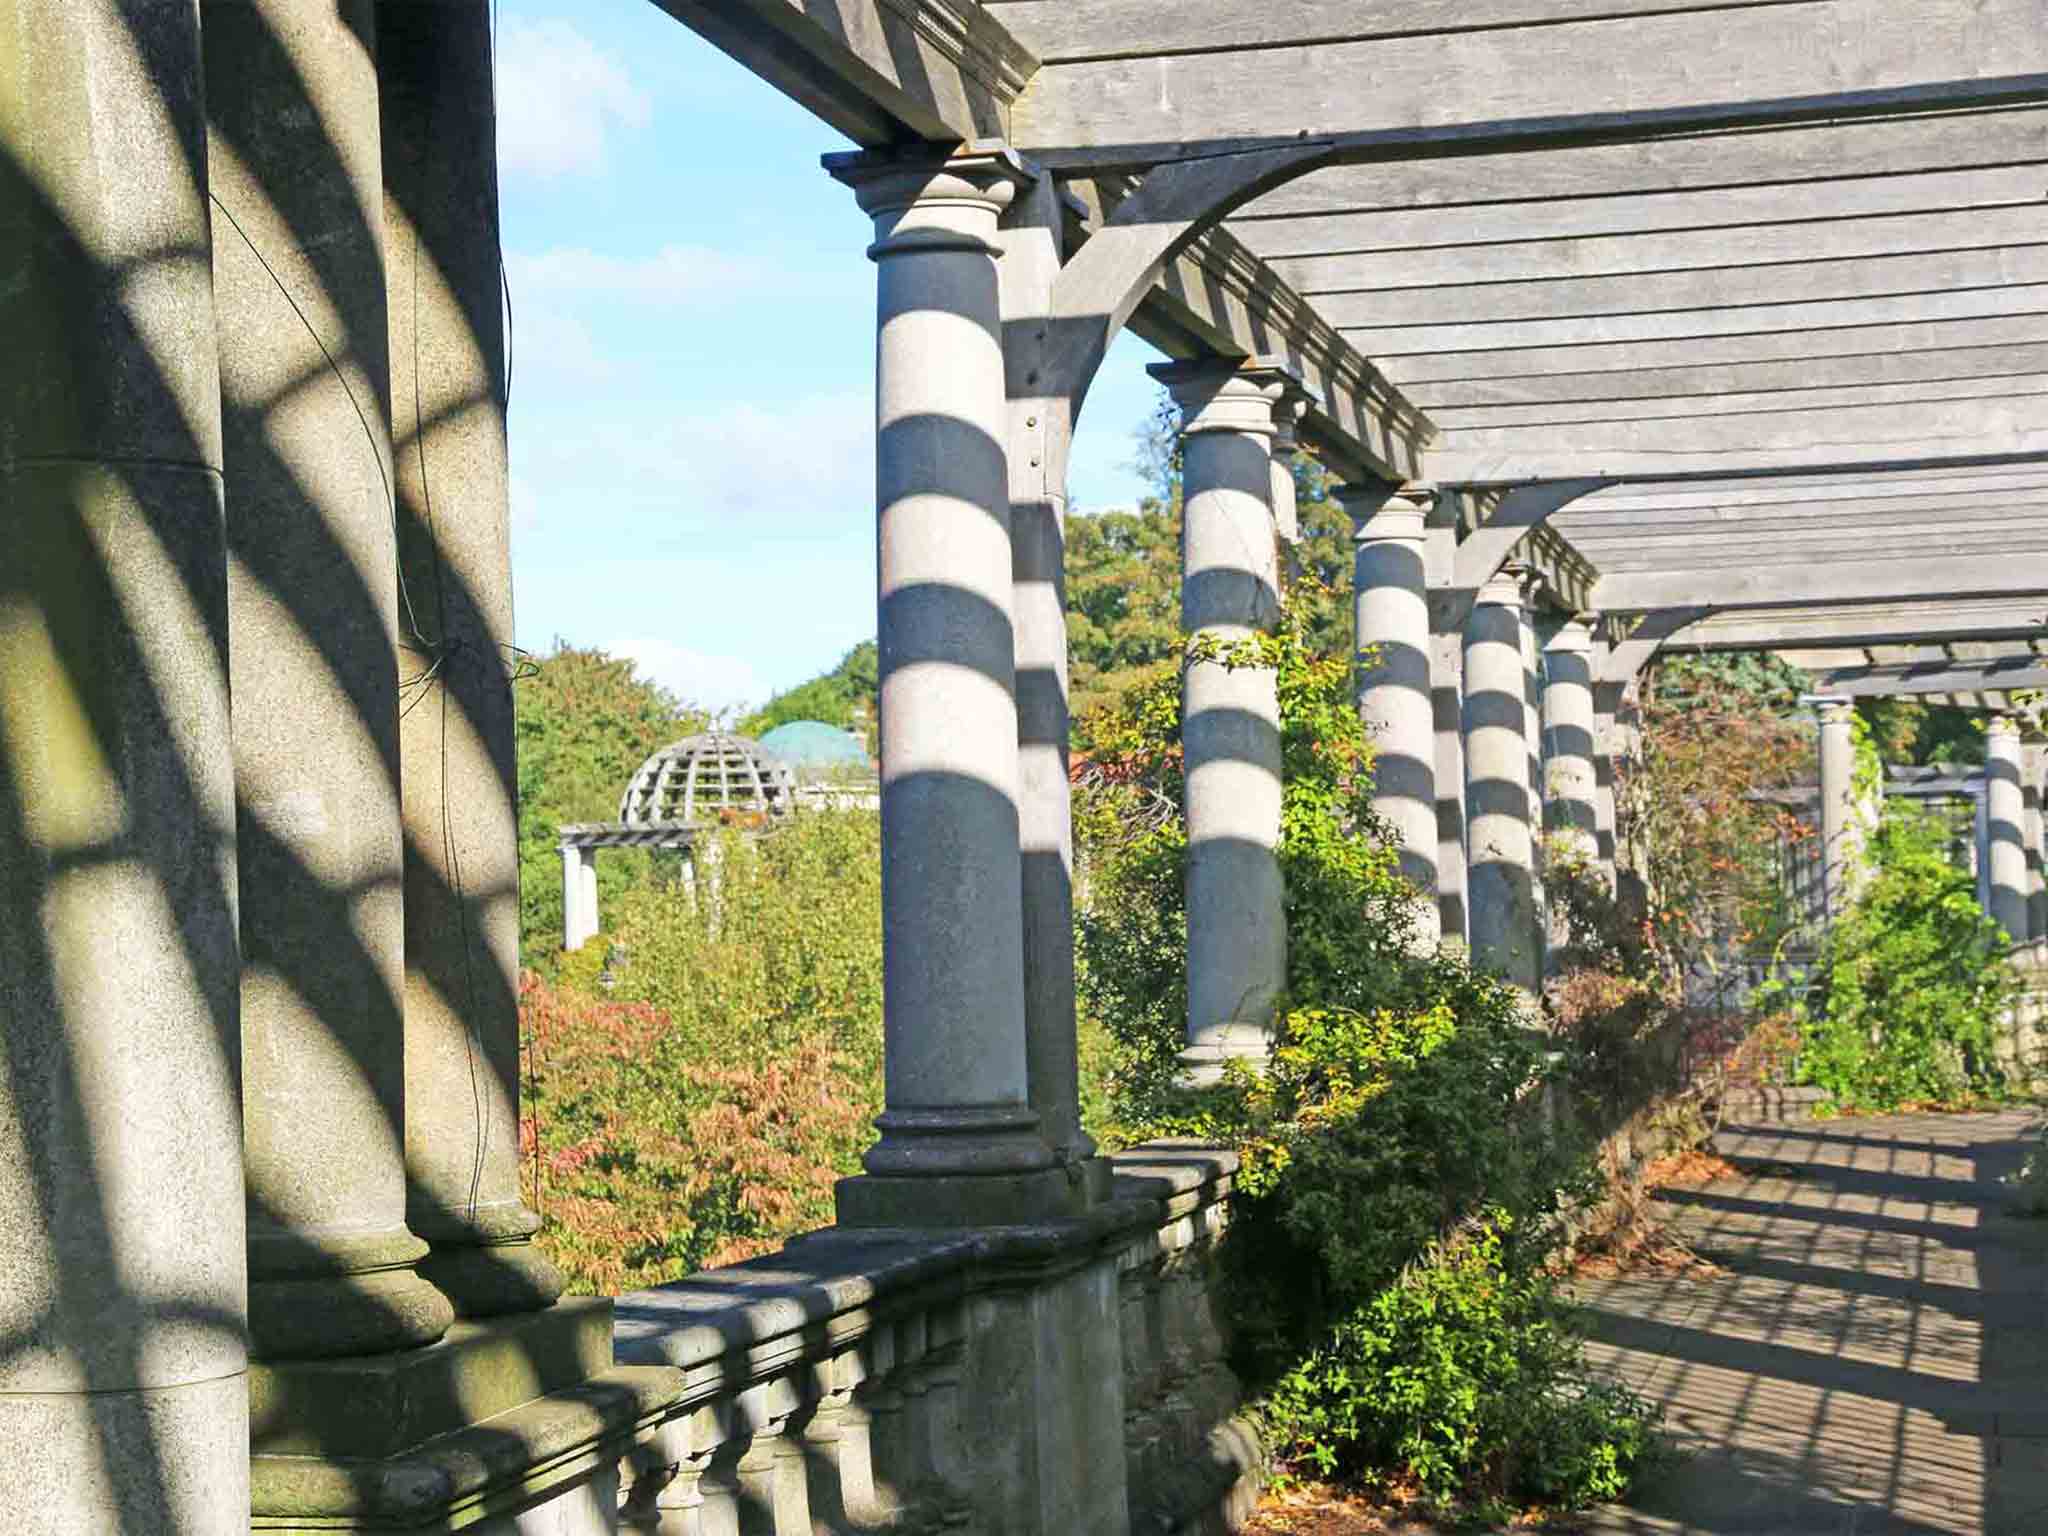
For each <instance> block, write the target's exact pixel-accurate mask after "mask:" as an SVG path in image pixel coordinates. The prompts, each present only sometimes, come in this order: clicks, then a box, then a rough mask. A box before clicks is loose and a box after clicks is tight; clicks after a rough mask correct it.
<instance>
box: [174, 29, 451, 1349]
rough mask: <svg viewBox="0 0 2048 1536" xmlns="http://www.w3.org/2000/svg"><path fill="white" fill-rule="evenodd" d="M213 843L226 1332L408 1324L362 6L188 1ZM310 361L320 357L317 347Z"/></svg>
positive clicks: (416, 1304)
mask: <svg viewBox="0 0 2048 1536" xmlns="http://www.w3.org/2000/svg"><path fill="white" fill-rule="evenodd" d="M201 14H202V24H203V26H204V28H205V38H206V74H207V103H208V109H209V112H208V115H209V122H208V135H207V170H208V175H209V177H210V180H211V184H212V190H213V195H214V198H215V199H216V200H217V202H218V204H219V207H220V209H221V212H220V213H219V214H218V215H217V216H216V219H215V225H214V232H215V235H216V239H215V241H214V248H213V291H214V302H215V304H216V305H217V307H218V310H219V325H220V368H221V400H222V407H223V422H222V424H223V428H224V432H225V439H226V455H227V525H228V553H229V566H228V615H229V644H228V655H229V660H230V672H231V674H232V679H233V697H234V738H235V789H236V822H237V832H238V840H239V844H240V849H241V913H242V1062H243V1081H242V1114H243V1146H244V1155H245V1158H246V1160H247V1179H248V1199H249V1330H250V1342H251V1345H252V1347H253V1349H254V1351H255V1353H256V1354H257V1355H258V1356H260V1357H262V1358H265V1359H273V1360H274V1359H295V1358H296V1359H302V1358H307V1357H315V1356H322V1355H354V1354H375V1353H379V1352H381V1351H384V1350H389V1349H402V1348H406V1347H409V1346H411V1345H416V1344H425V1343H430V1342H432V1341H433V1340H434V1339H437V1338H439V1337H440V1336H441V1334H442V1333H443V1332H444V1331H445V1330H446V1329H447V1327H448V1324H449V1323H450V1322H451V1321H452V1320H453V1316H452V1313H451V1312H450V1309H449V1306H448V1302H447V1300H446V1299H445V1298H444V1297H443V1296H442V1295H441V1294H440V1292H438V1291H436V1290H435V1289H434V1288H433V1287H432V1286H431V1285H429V1284H428V1283H427V1282H426V1281H425V1280H423V1279H421V1278H420V1276H419V1274H418V1273H417V1272H416V1270H415V1269H414V1267H413V1266H414V1264H415V1263H416V1262H417V1261H418V1260H420V1259H422V1258H424V1257H425V1256H426V1253H427V1245H426V1244H425V1243H423V1242H421V1241H420V1240H419V1239H418V1238H417V1237H415V1236H414V1235H413V1234H412V1233H411V1232H410V1231H409V1230H408V1229H407V1227H406V1224H405V1205H406V1191H405V1097H406V1095H405V1038H404V1019H403V1015H402V1012H401V1009H400V993H401V989H402V987H403V975H404V969H405V914H404V907H403V904H402V901H401V897H400V870H401V864H402V860H403V852H402V841H401V837H400V828H399V808H398V794H399V792H398V673H397V666H396V662H395V659H394V650H395V646H396V644H397V638H398V635H397V610H398V589H397V569H398V565H397V560H398V556H397V545H396V538H395V535H394V532H393V526H392V515H391V502H390V490H389V487H390V484H391V439H390V433H389V429H388V426H387V423H388V422H389V420H390V412H389V410H388V408H387V404H386V400H387V390H388V385H389V376H388V373H387V368H386V361H385V359H386V340H387V339H386V336H385V305H384V251H383V239H382V219H381V214H382V197H383V190H382V189H383V177H382V169H381V166H380V163H379V147H378V146H379V140H378V124H377V78H376V69H375V66H374V64H373V63H372V61H371V51H372V47H373V46H374V41H373V40H374V30H373V29H374V25H375V21H374V16H373V13H372V8H371V6H370V5H369V4H368V3H366V0H353V3H347V4H344V5H342V6H340V7H336V6H334V5H332V4H322V3H320V0H207V3H206V4H205V5H204V6H203V7H202V12H201ZM330 358H331V359H333V366H329V359H330Z"/></svg>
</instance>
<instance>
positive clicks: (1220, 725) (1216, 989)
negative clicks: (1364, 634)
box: [1153, 363, 1287, 1082]
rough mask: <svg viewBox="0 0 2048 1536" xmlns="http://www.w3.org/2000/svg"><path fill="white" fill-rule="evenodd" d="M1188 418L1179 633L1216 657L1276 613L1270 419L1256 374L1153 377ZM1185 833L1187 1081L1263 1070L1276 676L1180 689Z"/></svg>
mask: <svg viewBox="0 0 2048 1536" xmlns="http://www.w3.org/2000/svg"><path fill="white" fill-rule="evenodd" d="M1153 372H1154V374H1155V376H1157V377H1160V378H1162V379H1163V380H1164V381H1165V382H1166V383H1167V385H1168V387H1169V388H1170V389H1171V390H1172V391H1173V394H1174V398H1175V400H1176V402H1177V403H1178V404H1179V405H1180V407H1181V410H1182V413H1183V425H1182V433H1183V438H1182V444H1183V447H1182V477H1181V493H1182V501H1183V518H1184V530H1183V537H1182V560H1181V627H1182V628H1183V629H1184V630H1185V631H1186V632H1187V633H1188V634H1189V635H1190V636H1194V637H1201V636H1207V637H1210V638H1212V639H1213V640H1215V641H1216V642H1218V643H1220V644H1221V645H1223V646H1225V647H1229V646H1233V645H1236V644H1238V643H1240V642H1243V641H1245V640H1247V639H1249V638H1251V637H1252V636H1253V635H1255V634H1256V633H1258V632H1259V631H1261V630H1264V629H1267V628H1269V627H1270V626H1271V625H1272V623H1273V622H1274V620H1275V618H1276V617H1277V615H1278V612H1279V603H1280V589H1279V560H1278V544H1277V538H1276V534H1275V530H1274V526H1273V505H1272V502H1273V465H1272V445H1273V405H1274V402H1275V401H1276V400H1278V399H1279V397H1280V395H1281V393H1282V389H1283V384H1282V381H1281V380H1280V379H1278V378H1277V377H1275V376H1273V375H1271V374H1270V373H1267V372H1265V371H1263V370H1241V369H1238V368H1235V367H1233V366H1230V365H1224V364H1214V363H1203V364H1188V365H1185V366H1182V365H1166V366H1163V367H1155V368H1154V370H1153ZM1181 743H1182V756H1183V764H1184V769H1185V774H1186V790H1185V796H1186V813H1187V833H1188V861H1187V925H1188V1020H1187V1041H1188V1043H1187V1048H1186V1050H1185V1051H1184V1052H1183V1053H1182V1061H1183V1063H1184V1064H1185V1066H1186V1070H1187V1074H1188V1077H1189V1079H1190V1080H1191V1081H1194V1082H1202V1081H1209V1080H1213V1079H1214V1078H1215V1077H1216V1076H1217V1075H1219V1074H1220V1072H1221V1070H1222V1066H1223V1063H1224V1062H1226V1061H1230V1060H1244V1061H1249V1062H1254V1063H1257V1062H1261V1061H1263V1060H1265V1058H1266V1055H1267V1052H1268V1051H1269V1050H1270V1048H1271V1037H1272V1031H1273V1023H1274V1011H1275V1009H1276V1007H1277V1006H1278V1003H1279V999H1280V994H1281V992H1282V991H1283V990H1284V989H1285V987H1286V984H1287V921H1286V913H1285V892H1284V891H1283V889H1282V885H1281V879H1280V861H1279V851H1278V850H1279V846H1280V800H1281V777H1280V774H1281V769H1280V702H1279V694H1278V682H1277V674H1276V673H1275V672H1274V670H1273V669H1272V668H1271V667H1263V666H1256V665H1250V666H1247V665H1237V666H1226V665H1224V664H1223V663H1221V662H1217V661H1202V662H1197V663H1194V664H1191V665H1190V666H1189V667H1188V668H1187V671H1186V673H1185V676H1184V677H1183V680H1182V701H1181Z"/></svg>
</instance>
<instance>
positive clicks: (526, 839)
mask: <svg viewBox="0 0 2048 1536" xmlns="http://www.w3.org/2000/svg"><path fill="white" fill-rule="evenodd" d="M513 698H514V706H515V709H516V712H517V720H518V724H517V731H518V746H519V954H520V959H521V962H522V963H523V964H525V965H528V966H532V967H535V968H538V969H542V970H549V969H552V966H553V960H554V955H555V952H556V951H557V950H558V949H559V948H560V946H561V942H562V875H561V857H560V854H559V853H558V851H557V849H558V847H559V843H558V836H559V833H560V830H561V828H562V826H563V824H564V823H567V822H577V821H611V820H613V819H614V818H615V817H616V816H617V815H618V813H619V796H620V795H621V794H622V793H624V791H625V788H626V784H627V781H628V780H630V779H631V778H632V777H633V773H634V770H635V769H637V768H638V767H639V766H640V765H641V764H642V763H643V762H645V761H646V760H647V758H648V756H649V754H651V753H653V752H654V751H655V750H656V749H657V748H659V747H663V746H666V745H667V744H668V743H669V742H671V741H675V740H676V739H678V738H679V737H683V736H688V735H689V734H691V733H692V732H693V731H701V730H703V729H705V727H706V726H707V725H708V723H709V717H708V716H707V715H706V714H705V713H704V711H702V710H699V709H694V708H692V707H690V706H689V705H686V704H684V703H682V702H681V701H680V700H678V699H677V698H676V697H675V696H674V695H673V694H671V693H669V692H668V690H667V689H665V688H662V687H660V686H659V685H657V684H655V683H652V682H650V681H648V680H647V679H646V678H644V677H641V676H640V675H639V674H638V673H636V672H635V671H634V669H633V662H632V660H631V659H630V658H629V657H624V656H609V655H607V654H605V653H604V652H603V651H600V650H589V649H584V648H582V647H580V646H572V645H570V644H568V643H567V642H566V641H563V640H557V641H556V642H555V649H554V650H553V652H552V653H550V654H549V655H547V656H544V657H542V658H541V659H540V660H539V662H538V663H537V664H536V665H535V667H534V670H533V673H532V675H531V676H528V677H526V678H523V679H522V680H521V681H520V683H519V684H518V686H517V688H516V689H515V690H514V695H513ZM651 864H652V857H651V856H650V855H648V854H644V853H636V852H634V851H632V850H617V851H614V852H612V853H610V854H608V855H607V856H606V857H604V858H603V859H601V860H599V862H598V866H597V878H598V895H599V900H600V902H610V901H615V900H616V899H617V898H618V897H619V896H620V895H621V894H623V893H624V892H625V891H626V890H628V889H630V888H631V887H633V886H634V885H637V884H639V883H640V881H642V880H643V879H645V878H646V875H647V871H648V869H649V868H650V867H651Z"/></svg>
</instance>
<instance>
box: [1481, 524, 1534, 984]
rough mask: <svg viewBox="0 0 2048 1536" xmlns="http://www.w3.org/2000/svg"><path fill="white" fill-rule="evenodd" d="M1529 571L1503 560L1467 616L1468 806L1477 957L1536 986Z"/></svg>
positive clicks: (1517, 980) (1509, 976)
mask: <svg viewBox="0 0 2048 1536" xmlns="http://www.w3.org/2000/svg"><path fill="white" fill-rule="evenodd" d="M1523 574H1524V573H1523V571H1522V569H1521V567H1519V566H1513V565H1510V566H1507V567H1504V568H1503V569H1502V570H1501V572H1500V573H1499V574H1498V575H1496V576H1494V577H1493V578H1492V579H1491V580H1490V581H1488V582H1487V583H1486V585H1485V586H1483V587H1481V588H1480V589H1479V595H1478V597H1477V598H1476V599H1475V601H1474V602H1473V605H1472V615H1471V617H1470V618H1469V619H1468V620H1467V621H1466V625H1465V701H1464V703H1465V707H1464V731H1465V815H1466V845H1467V850H1468V852H1467V858H1468V860H1469V863H1468V867H1467V870H1466V885H1467V890H1468V894H1469V900H1470V903H1471V910H1470V914H1469V922H1470V925H1471V944H1472V957H1473V959H1474V960H1476V961H1478V962H1479V963H1480V964H1481V965H1484V966H1486V967H1487V968H1489V969H1491V970H1493V971H1496V972H1498V973H1499V974H1500V975H1502V976H1505V977H1506V978H1507V979H1508V980H1509V981H1511V982H1513V983H1514V984H1515V985H1516V986H1518V987H1521V988H1522V989H1523V990H1524V991H1527V992H1529V993H1531V994H1533V993H1534V992H1535V991H1536V989H1537V987H1538V986H1539V985H1541V983H1542V976H1543V940H1542V933H1541V930H1540V928H1539V925H1538V913H1537V906H1536V859H1535V844H1534V838H1533V835H1532V829H1531V826H1530V818H1529V808H1530V804H1531V789H1530V784H1529V737H1528V727H1527V715H1528V706H1527V695H1526V692H1525V689H1526V682H1527V676H1528V672H1527V667H1526V665H1525V663H1524V660H1523V657H1524V655H1525V644H1526V642H1525V638H1524V636H1525V632H1526V631H1527V629H1528V627H1529V620H1528V613H1527V610H1526V608H1525V606H1524V600H1523V593H1522V580H1523Z"/></svg>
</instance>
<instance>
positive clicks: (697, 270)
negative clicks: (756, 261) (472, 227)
mask: <svg viewBox="0 0 2048 1536" xmlns="http://www.w3.org/2000/svg"><path fill="white" fill-rule="evenodd" d="M505 267H506V279H507V282H508V283H509V285H510V287H511V289H512V302H513V303H514V304H515V305H516V304H518V303H520V302H521V301H522V300H523V299H529V298H530V299H535V300H540V301H545V300H547V299H550V298H572V299H580V298H588V297H591V296H593V295H599V294H612V295H618V296H621V297H626V298H634V299H643V300H647V301H650V302H653V303H657V304H677V303H683V302H687V301H690V300H695V299H702V298H718V297H723V296H725V295H728V294H731V293H733V292H734V291H736V290H745V289H749V288H756V287H759V286H760V285H761V282H762V280H763V279H762V276H761V273H760V271H759V269H758V268H756V267H753V266H750V265H749V264H747V263H744V262H740V261H737V260H735V259H733V258H732V257H730V256H726V255H722V254H721V253H719V252H717V251H714V250H711V249H709V248H708V247H705V246H700V245H665V246H663V247H662V248H661V249H660V250H659V251H657V252H655V253H654V255H652V256H649V257H645V258H643V259H638V260H634V259H630V258H626V257H620V256H606V255H603V254H602V253H600V252H598V251H593V250H590V249H588V248H587V247H583V246H558V247H556V248H554V249H553V250H547V251H540V252H537V253H534V254H521V253H517V252H513V253H508V254H507V255H506V257H505Z"/></svg>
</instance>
